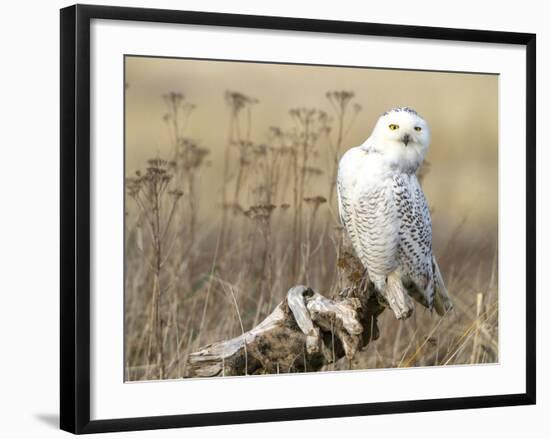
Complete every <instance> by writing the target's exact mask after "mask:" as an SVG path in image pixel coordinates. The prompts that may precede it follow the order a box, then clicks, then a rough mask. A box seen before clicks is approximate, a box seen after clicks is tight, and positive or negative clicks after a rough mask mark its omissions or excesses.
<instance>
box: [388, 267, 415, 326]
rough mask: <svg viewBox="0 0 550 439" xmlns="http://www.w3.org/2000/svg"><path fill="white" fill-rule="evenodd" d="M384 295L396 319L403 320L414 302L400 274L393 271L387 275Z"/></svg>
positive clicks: (409, 312)
mask: <svg viewBox="0 0 550 439" xmlns="http://www.w3.org/2000/svg"><path fill="white" fill-rule="evenodd" d="M384 296H385V299H386V300H387V301H388V305H389V306H390V308H391V309H392V311H393V313H394V314H395V317H396V318H397V319H398V320H404V319H406V318H408V317H409V316H410V315H411V314H412V312H413V309H414V303H413V301H412V299H411V297H410V296H409V294H408V293H407V290H406V289H405V287H404V286H403V283H402V282H401V276H399V274H397V273H396V272H395V271H394V272H392V273H390V274H389V275H388V278H387V280H386V287H385V289H384Z"/></svg>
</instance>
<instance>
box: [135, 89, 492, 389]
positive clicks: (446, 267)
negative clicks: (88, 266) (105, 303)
mask: <svg viewBox="0 0 550 439" xmlns="http://www.w3.org/2000/svg"><path fill="white" fill-rule="evenodd" d="M163 99H164V100H165V102H166V105H167V113H166V114H165V115H164V117H163V118H164V121H165V122H166V129H167V130H169V132H170V138H171V139H172V143H173V144H172V147H171V150H172V153H171V155H170V156H169V157H162V158H159V157H153V158H152V159H151V160H149V162H148V163H145V164H144V169H142V170H141V171H138V172H137V173H136V174H135V175H132V176H129V178H128V179H127V200H126V206H127V212H126V271H125V349H126V352H125V359H126V370H125V376H126V379H127V380H150V379H163V378H180V377H183V376H184V375H185V369H186V364H187V358H188V355H189V353H190V352H193V351H195V350H197V349H198V348H199V346H201V345H204V344H207V343H210V342H213V341H217V340H222V339H227V338H230V337H234V336H236V335H239V334H240V333H242V332H243V331H246V330H247V329H249V328H251V327H252V326H254V325H256V324H257V323H259V322H260V321H261V319H263V318H264V317H265V316H266V315H267V314H269V313H270V312H271V311H272V310H273V307H274V306H275V305H276V304H277V303H278V302H279V301H280V300H282V298H283V297H284V295H285V294H286V291H287V290H288V288H289V287H291V286H293V285H296V284H300V283H303V284H307V285H309V286H311V287H312V288H314V289H316V290H317V291H319V292H321V293H323V294H325V295H330V294H332V293H335V292H337V291H339V290H340V288H341V287H342V286H343V282H344V281H343V279H342V278H343V276H342V275H341V273H340V272H339V270H338V268H337V264H336V261H337V258H338V255H339V254H340V253H341V252H342V251H343V250H344V249H345V247H346V238H345V234H344V231H343V230H342V228H341V227H340V226H339V222H338V219H337V212H336V205H335V204H336V203H335V196H334V184H333V183H334V180H335V175H336V169H337V162H338V159H339V157H340V155H341V154H342V152H343V149H344V145H345V140H346V133H347V132H348V131H349V127H350V126H351V125H352V124H353V123H354V121H355V119H356V117H357V115H358V114H359V113H360V111H361V106H360V105H359V104H358V103H356V102H355V99H354V95H353V93H351V92H346V91H337V92H329V93H327V110H323V109H316V108H295V109H291V110H290V111H289V115H290V120H291V123H290V126H288V127H272V128H271V129H270V131H269V133H268V134H267V135H266V136H265V139H263V141H262V142H256V141H254V140H253V139H252V138H251V132H252V127H253V114H254V108H255V106H256V105H260V103H258V101H257V100H256V99H255V98H252V97H250V96H246V95H245V94H242V93H239V92H234V91H228V92H227V93H226V96H225V99H226V102H227V105H228V112H229V114H230V126H229V127H228V132H227V142H226V144H225V145H224V146H223V148H224V163H223V166H222V169H223V175H222V178H221V181H222V183H221V185H220V187H212V188H211V194H212V196H211V198H210V199H204V200H200V199H198V198H199V197H198V195H197V194H198V189H197V188H198V185H199V184H203V185H204V184H206V185H208V184H209V182H207V181H206V182H205V181H201V175H202V171H203V170H204V168H205V167H207V166H209V165H210V163H209V160H208V159H209V150H208V149H206V148H204V147H201V146H200V142H199V141H198V140H196V139H190V138H188V137H186V126H187V124H188V123H189V120H190V119H191V118H192V113H193V110H194V108H195V107H194V105H193V104H191V103H189V102H187V100H186V99H185V96H184V95H183V94H181V93H168V94H166V95H165V96H163ZM159 116H161V115H159ZM219 129H224V128H223V127H220V128H219ZM323 149H324V151H326V150H328V152H329V153H328V154H321V153H320V152H321V151H323ZM128 150H129V149H128ZM152 150H153V151H154V149H152ZM153 155H154V153H153ZM327 157H328V159H327ZM323 159H324V160H323ZM432 165H433V166H436V164H432ZM316 188H317V189H316ZM318 188H326V189H321V190H320V189H318ZM316 190H317V192H316ZM201 205H214V208H212V206H209V212H210V211H211V212H215V213H213V214H209V215H208V217H207V218H206V219H201V216H200V210H201ZM434 247H435V250H436V252H437V255H438V258H439V261H440V266H441V269H442V270H443V273H444V276H445V278H446V282H447V286H448V289H449V291H450V293H451V295H452V298H453V301H454V305H455V310H454V311H452V313H451V314H450V315H447V316H445V317H444V318H440V317H438V316H436V315H435V313H434V314H431V313H430V312H428V311H426V310H425V309H423V308H422V307H420V306H419V307H418V308H417V310H416V312H415V313H414V314H413V316H412V317H411V318H410V319H409V320H408V321H405V322H398V321H396V320H395V319H394V317H393V314H392V313H390V312H385V313H384V314H383V315H382V316H381V318H380V330H381V337H380V339H379V340H378V341H376V342H373V343H371V344H370V345H369V346H368V347H367V348H366V349H365V350H364V351H363V352H361V353H360V355H358V356H357V358H356V359H355V360H354V362H353V363H352V367H353V368H387V367H411V366H430V365H451V364H477V363H489V362H496V361H498V338H497V336H498V328H497V324H498V297H497V277H498V276H497V272H496V270H497V268H496V267H497V263H496V259H495V258H496V251H497V249H496V242H495V239H492V238H487V237H484V238H483V239H481V238H479V237H477V236H472V235H471V234H470V233H467V232H465V230H464V229H463V228H458V229H456V230H453V231H451V232H450V233H448V234H447V235H446V236H441V235H436V239H435V242H434ZM335 367H337V368H346V367H349V365H348V364H347V363H346V364H344V363H342V364H336V365H335Z"/></svg>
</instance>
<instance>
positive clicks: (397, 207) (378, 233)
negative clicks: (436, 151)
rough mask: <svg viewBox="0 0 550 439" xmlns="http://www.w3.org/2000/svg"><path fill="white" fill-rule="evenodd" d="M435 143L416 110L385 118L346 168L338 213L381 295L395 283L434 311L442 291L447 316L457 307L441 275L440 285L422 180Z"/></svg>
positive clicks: (341, 172)
mask: <svg viewBox="0 0 550 439" xmlns="http://www.w3.org/2000/svg"><path fill="white" fill-rule="evenodd" d="M429 143H430V130H429V127H428V124H427V123H426V121H425V120H424V119H422V118H421V117H420V116H419V115H418V114H417V113H416V112H415V111H414V110H412V109H410V108H407V107H402V108H396V109H393V110H390V111H389V112H387V113H384V114H383V115H382V116H381V117H380V118H379V120H378V122H377V124H376V126H375V128H374V130H373V132H372V134H371V136H370V137H369V138H368V139H367V140H366V141H365V143H363V144H362V145H361V146H358V147H355V148H351V149H350V150H348V151H347V152H346V153H345V154H344V156H343V157H342V158H341V160H340V163H339V167H338V181H337V191H338V206H339V211H340V218H341V221H342V223H343V225H344V226H345V228H346V231H347V233H348V236H349V238H350V241H351V243H352V245H353V248H354V250H355V252H356V253H357V255H358V257H359V259H360V260H361V262H362V263H363V265H364V267H365V268H366V270H367V272H368V275H369V278H370V279H371V280H372V282H373V283H374V285H375V286H376V288H377V289H378V291H379V292H380V293H381V294H382V295H384V294H385V292H386V289H387V284H388V278H389V277H390V276H392V279H394V278H397V279H399V280H400V281H401V284H402V285H403V287H404V288H405V289H406V290H407V291H408V292H409V293H410V294H411V295H416V294H417V293H420V296H421V299H422V300H421V302H422V303H424V304H425V305H426V306H428V307H430V308H431V307H432V306H433V304H434V295H435V294H436V290H440V292H441V294H443V295H445V298H444V299H445V300H443V299H442V301H440V302H438V303H445V306H444V307H443V308H444V310H443V311H444V312H445V311H447V309H448V308H450V306H451V305H450V300H448V296H447V293H446V289H445V287H444V284H443V279H442V277H441V275H440V273H439V271H438V273H437V274H438V275H439V277H438V278H437V279H436V277H435V266H436V265H437V264H436V262H435V258H434V257H433V255H432V226H431V219H430V212H429V209H428V205H427V202H426V198H425V197H424V193H423V191H422V188H421V186H420V183H419V182H418V179H417V177H416V171H417V170H418V168H419V166H420V165H421V163H422V161H423V160H424V156H425V154H426V152H427V150H428V147H429ZM447 304H448V306H447ZM440 308H441V307H439V308H438V307H436V310H437V311H438V312H440V311H441V309H440Z"/></svg>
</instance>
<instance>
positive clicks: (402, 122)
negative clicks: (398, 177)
mask: <svg viewBox="0 0 550 439" xmlns="http://www.w3.org/2000/svg"><path fill="white" fill-rule="evenodd" d="M371 141H372V143H371V144H372V145H373V146H374V148H376V151H377V152H379V153H381V154H383V155H384V156H386V157H387V158H388V159H389V160H390V161H391V162H392V164H395V165H396V166H399V167H402V168H403V169H404V170H410V171H413V172H414V171H416V169H417V168H418V167H419V166H420V164H421V163H422V161H423V160H424V156H425V155H426V152H427V151H428V147H429V146H430V128H429V127H428V124H427V122H426V121H425V120H424V119H423V118H422V117H421V116H420V115H419V114H418V113H417V112H416V111H414V110H413V109H412V108H409V107H397V108H392V109H391V110H389V111H387V112H385V113H384V114H382V115H381V116H380V118H379V119H378V122H377V123H376V126H375V127H374V131H373V132H372V135H371ZM369 143H370V142H369Z"/></svg>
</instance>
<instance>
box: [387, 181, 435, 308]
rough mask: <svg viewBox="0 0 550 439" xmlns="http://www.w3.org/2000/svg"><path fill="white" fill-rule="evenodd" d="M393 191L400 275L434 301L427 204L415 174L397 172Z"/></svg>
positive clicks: (427, 298)
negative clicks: (397, 222)
mask: <svg viewBox="0 0 550 439" xmlns="http://www.w3.org/2000/svg"><path fill="white" fill-rule="evenodd" d="M393 183H394V184H393V192H394V197H395V201H396V204H397V209H398V212H399V220H400V225H399V238H400V243H399V261H400V265H401V270H402V271H403V275H404V276H405V277H406V278H408V279H409V280H410V281H412V282H413V283H414V285H415V287H416V288H417V289H418V290H420V291H421V292H422V293H423V294H424V296H425V298H426V301H427V304H428V306H430V307H431V306H432V304H433V301H434V293H435V288H434V262H433V258H432V225H431V219H430V211H429V208H428V203H427V202H426V198H425V197H424V192H423V191H422V188H421V187H420V183H419V182H418V179H417V178H416V175H414V174H411V175H407V174H399V175H396V176H395V177H394V179H393Z"/></svg>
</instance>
